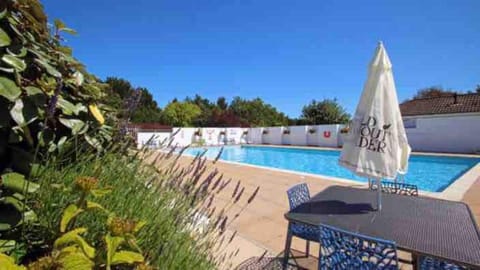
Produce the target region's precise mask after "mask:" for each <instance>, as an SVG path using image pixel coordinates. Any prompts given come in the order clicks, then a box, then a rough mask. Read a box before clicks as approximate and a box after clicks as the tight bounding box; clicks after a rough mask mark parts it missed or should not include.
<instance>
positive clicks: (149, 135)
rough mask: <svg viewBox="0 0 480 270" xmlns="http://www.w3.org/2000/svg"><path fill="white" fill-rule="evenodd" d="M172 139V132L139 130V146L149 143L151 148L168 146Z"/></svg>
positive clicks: (148, 145)
mask: <svg viewBox="0 0 480 270" xmlns="http://www.w3.org/2000/svg"><path fill="white" fill-rule="evenodd" d="M169 140H170V132H138V133H137V148H138V149H140V148H142V147H143V146H145V145H147V147H150V148H160V147H162V146H166V145H167V144H168V142H169Z"/></svg>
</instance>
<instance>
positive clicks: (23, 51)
mask: <svg viewBox="0 0 480 270" xmlns="http://www.w3.org/2000/svg"><path fill="white" fill-rule="evenodd" d="M17 51H18V52H16V51H14V50H12V49H10V48H7V52H8V54H10V55H13V56H16V57H20V58H21V57H25V55H27V49H25V47H21V48H19V49H17Z"/></svg>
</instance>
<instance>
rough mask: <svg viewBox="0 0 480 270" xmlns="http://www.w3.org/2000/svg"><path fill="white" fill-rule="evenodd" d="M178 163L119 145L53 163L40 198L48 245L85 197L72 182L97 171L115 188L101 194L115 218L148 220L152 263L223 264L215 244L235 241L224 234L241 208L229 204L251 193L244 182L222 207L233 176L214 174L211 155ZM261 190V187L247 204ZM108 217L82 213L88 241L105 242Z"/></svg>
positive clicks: (144, 239) (142, 237)
mask: <svg viewBox="0 0 480 270" xmlns="http://www.w3.org/2000/svg"><path fill="white" fill-rule="evenodd" d="M146 160H149V161H150V164H147V163H146ZM177 162H178V156H177V155H176V154H174V153H173V152H170V153H164V152H161V153H159V154H156V156H150V154H144V155H143V158H142V159H140V158H138V157H137V155H129V156H128V155H124V154H122V152H121V151H118V150H111V151H108V152H107V153H106V154H105V155H102V156H98V155H94V154H93V153H91V154H88V153H84V154H82V155H81V157H80V158H79V159H78V161H77V162H75V163H72V164H68V165H64V166H58V164H57V163H55V162H51V163H50V164H48V165H47V166H46V167H45V168H44V169H43V172H42V174H41V176H40V183H41V185H40V188H39V192H37V193H36V198H35V201H37V202H38V203H39V205H38V208H37V209H36V211H37V213H38V216H39V222H40V224H41V228H43V231H42V232H41V234H42V235H45V236H47V237H46V239H45V240H44V241H45V246H46V247H47V248H46V250H45V251H46V252H48V250H50V249H51V247H52V246H53V242H54V241H55V239H57V238H58V237H59V236H60V231H59V230H58V228H59V224H60V220H61V217H62V213H63V211H64V209H65V207H67V205H68V204H70V203H71V202H72V201H76V200H77V199H78V193H77V192H75V191H74V190H72V188H71V187H72V186H73V185H74V183H75V181H76V179H78V177H79V176H89V177H95V179H98V183H99V185H100V188H102V189H110V190H111V192H110V193H109V194H106V195H104V196H101V197H100V198H96V199H95V202H96V203H99V204H100V205H103V206H104V207H105V208H107V209H108V210H109V211H110V212H112V213H115V216H118V217H121V218H124V219H127V220H134V221H137V222H138V221H144V222H145V226H144V227H143V228H142V229H141V230H140V231H139V232H138V234H137V235H136V239H137V241H138V245H139V247H140V248H141V250H143V251H144V257H145V259H146V260H147V261H148V262H149V263H150V264H151V265H153V266H156V267H158V268H159V269H192V268H193V267H194V268H195V269H214V268H216V267H217V266H218V265H219V264H220V263H221V258H222V257H221V256H223V258H224V257H225V256H226V255H225V254H220V253H218V252H214V250H215V249H214V247H216V248H217V249H218V248H219V245H225V244H228V243H229V242H231V241H232V239H229V240H228V241H226V242H225V241H223V240H222V241H219V240H220V238H221V237H224V235H223V233H224V232H225V229H226V226H227V224H228V223H229V222H231V221H232V218H233V219H235V218H236V217H238V214H239V213H235V216H234V217H230V218H229V215H230V216H231V213H229V212H230V210H229V209H231V206H232V205H233V204H238V203H239V199H240V197H241V196H242V195H244V196H246V195H245V194H243V190H244V189H243V188H242V187H241V186H240V183H238V184H237V186H236V188H235V191H234V194H233V195H232V196H231V198H232V199H231V202H229V203H227V204H226V206H225V207H224V208H223V209H221V210H220V209H218V210H215V208H214V206H213V204H212V200H213V197H214V196H215V194H218V193H219V192H224V188H225V187H226V186H227V185H229V183H230V181H225V180H223V179H222V176H221V175H219V173H218V171H216V170H212V171H210V172H209V171H208V169H207V165H206V159H205V158H203V157H201V156H197V157H196V158H195V159H193V160H192V162H191V163H190V164H189V165H186V166H179V165H178V164H177ZM159 166H160V167H161V169H158V167H159ZM257 192H258V189H257V190H256V191H255V192H254V193H253V194H252V195H251V196H250V198H249V199H248V200H246V203H245V205H244V207H245V206H246V205H247V204H249V203H251V201H252V200H253V198H254V197H255V195H256V193H257ZM93 198H94V197H93ZM244 207H242V208H241V209H244ZM199 217H205V218H206V217H208V220H210V222H209V223H208V224H201V223H200V222H198V221H199V220H200V218H199ZM107 218H108V215H107V214H105V213H95V212H93V213H86V214H84V215H82V216H80V217H79V218H78V221H77V222H76V226H79V227H86V228H89V232H88V235H86V239H87V241H88V242H89V243H93V245H94V246H99V245H100V246H101V245H102V239H103V237H104V235H105V234H106V233H107V228H106V226H105V224H106V220H107ZM228 221H229V222H228ZM230 255H231V254H230ZM102 256H103V257H104V256H105V255H101V257H102Z"/></svg>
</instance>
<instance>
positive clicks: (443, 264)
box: [418, 256, 467, 270]
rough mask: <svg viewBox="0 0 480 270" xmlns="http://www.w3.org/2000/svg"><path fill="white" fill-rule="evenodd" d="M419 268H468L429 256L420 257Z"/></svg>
mask: <svg viewBox="0 0 480 270" xmlns="http://www.w3.org/2000/svg"><path fill="white" fill-rule="evenodd" d="M418 269H420V270H460V269H467V268H465V267H463V266H460V265H456V264H454V263H451V262H447V261H444V260H441V259H436V258H432V257H428V256H421V257H419V259H418Z"/></svg>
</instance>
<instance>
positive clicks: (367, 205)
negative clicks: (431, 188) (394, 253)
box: [285, 186, 480, 268]
mask: <svg viewBox="0 0 480 270" xmlns="http://www.w3.org/2000/svg"><path fill="white" fill-rule="evenodd" d="M382 201H383V202H382V204H383V208H382V210H381V211H376V210H375V209H374V206H375V205H376V191H371V190H367V189H358V188H351V187H343V186H331V187H329V188H327V189H325V190H324V191H322V192H320V193H318V194H316V195H315V196H314V197H312V198H311V199H310V200H309V201H308V202H306V203H304V204H302V205H300V206H298V207H297V208H295V209H293V210H292V211H290V212H288V213H286V214H285V218H286V219H287V220H289V222H300V223H306V224H310V225H314V226H318V225H320V224H327V225H331V226H335V227H338V228H341V229H344V230H348V231H352V232H356V233H360V234H364V235H368V236H373V237H377V238H382V239H387V240H391V241H395V242H396V244H397V248H398V249H400V250H404V251H407V252H411V253H412V254H414V255H429V256H431V257H437V258H443V259H447V260H449V261H452V262H456V263H460V264H463V265H466V266H469V267H473V268H480V232H479V230H478V226H477V224H476V222H475V219H474V217H473V215H472V213H471V211H470V208H469V207H468V205H466V204H465V203H462V202H454V201H447V200H440V199H433V198H426V197H415V196H404V195H397V194H383V195H382ZM287 242H288V241H287ZM285 254H287V253H285Z"/></svg>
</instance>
